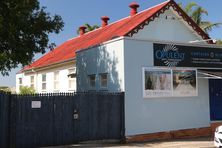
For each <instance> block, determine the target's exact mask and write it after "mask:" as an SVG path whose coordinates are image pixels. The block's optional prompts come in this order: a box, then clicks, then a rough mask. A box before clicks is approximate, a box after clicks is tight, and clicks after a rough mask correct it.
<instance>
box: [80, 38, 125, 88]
mask: <svg viewBox="0 0 222 148" xmlns="http://www.w3.org/2000/svg"><path fill="white" fill-rule="evenodd" d="M123 47H124V46H123V40H122V39H114V40H111V41H109V42H106V43H104V44H102V45H99V46H96V47H92V48H89V49H86V50H82V51H79V52H77V56H76V59H77V90H78V91H111V92H120V91H124V90H125V88H124V55H123ZM103 73H107V76H108V85H107V87H106V88H102V87H101V86H100V74H103ZM90 75H95V76H96V82H95V87H90V84H89V77H88V76H90Z"/></svg>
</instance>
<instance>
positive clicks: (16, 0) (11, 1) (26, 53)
mask: <svg viewBox="0 0 222 148" xmlns="http://www.w3.org/2000/svg"><path fill="white" fill-rule="evenodd" d="M63 26H64V23H63V21H62V18H61V17H60V16H59V15H54V16H51V15H50V13H48V12H45V8H44V7H40V6H39V2H38V0H1V1H0V73H1V74H2V75H7V74H8V71H10V70H11V69H12V68H15V67H17V66H18V65H19V64H21V65H23V66H25V65H27V64H29V63H31V62H32V60H33V57H34V54H35V53H45V51H46V49H52V48H53V47H54V46H55V45H54V43H49V38H48V34H49V33H57V34H58V33H59V32H60V31H61V30H62V28H63Z"/></svg>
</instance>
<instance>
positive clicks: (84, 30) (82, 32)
mask: <svg viewBox="0 0 222 148" xmlns="http://www.w3.org/2000/svg"><path fill="white" fill-rule="evenodd" d="M85 33H86V26H80V27H79V35H80V36H82V35H83V34H85Z"/></svg>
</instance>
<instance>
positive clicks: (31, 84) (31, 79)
mask: <svg viewBox="0 0 222 148" xmlns="http://www.w3.org/2000/svg"><path fill="white" fill-rule="evenodd" d="M30 87H32V88H34V87H35V81H34V76H30Z"/></svg>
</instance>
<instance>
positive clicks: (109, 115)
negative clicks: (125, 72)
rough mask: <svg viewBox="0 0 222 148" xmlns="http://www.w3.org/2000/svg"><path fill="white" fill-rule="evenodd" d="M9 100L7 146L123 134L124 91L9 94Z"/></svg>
mask: <svg viewBox="0 0 222 148" xmlns="http://www.w3.org/2000/svg"><path fill="white" fill-rule="evenodd" d="M8 100H9V101H10V106H11V107H10V108H11V113H10V115H9V117H10V124H9V125H10V126H9V132H8V131H5V133H9V134H8V137H9V140H8V141H10V142H9V143H10V147H16V148H17V147H18V148H31V147H42V146H55V145H67V144H73V143H78V142H82V141H91V140H108V139H116V140H122V139H123V138H124V136H125V135H124V134H125V133H124V94H123V93H102V94H101V93H61V94H39V95H26V96H23V95H22V96H21V95H10V99H8ZM0 117H1V116H0ZM0 119H1V122H2V121H4V120H2V118H0ZM3 123H4V122H3ZM4 126H5V127H6V125H4ZM6 129H8V128H6ZM1 130H2V128H1V127H0V132H1ZM1 136H2V134H1V133H0V138H1ZM6 137H7V134H6ZM8 137H7V138H8ZM5 141H7V140H5ZM6 143H7V142H6ZM7 144H8V143H7ZM6 147H7V145H6Z"/></svg>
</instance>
